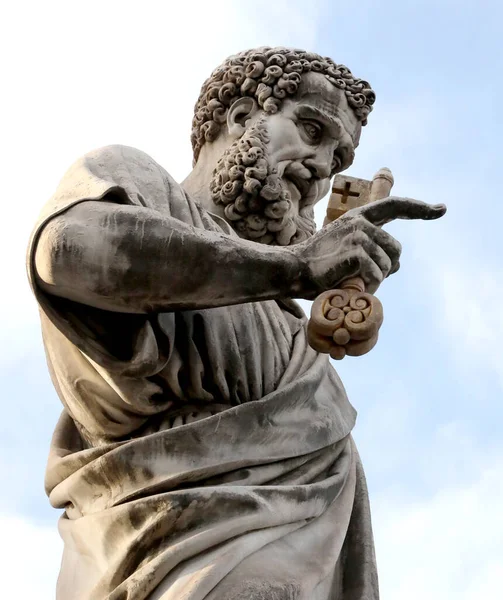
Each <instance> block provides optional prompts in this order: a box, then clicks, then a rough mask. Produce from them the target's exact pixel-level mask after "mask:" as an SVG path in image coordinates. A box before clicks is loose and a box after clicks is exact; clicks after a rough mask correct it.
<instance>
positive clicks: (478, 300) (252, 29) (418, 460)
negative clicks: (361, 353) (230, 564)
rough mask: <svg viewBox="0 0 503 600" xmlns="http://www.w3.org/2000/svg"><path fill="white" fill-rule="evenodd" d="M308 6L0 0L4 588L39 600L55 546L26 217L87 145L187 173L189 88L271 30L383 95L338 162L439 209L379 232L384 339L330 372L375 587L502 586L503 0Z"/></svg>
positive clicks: (49, 402)
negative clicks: (391, 242)
mask: <svg viewBox="0 0 503 600" xmlns="http://www.w3.org/2000/svg"><path fill="white" fill-rule="evenodd" d="M307 5H308V3H307V2H306V3H305V5H304V4H303V3H301V2H297V1H294V2H287V1H286V0H283V1H276V2H275V3H274V4H273V3H270V2H264V1H262V0H260V1H258V2H254V3H249V2H241V1H234V2H213V3H211V6H210V5H209V3H204V2H202V3H199V2H186V3H183V6H181V5H180V6H178V3H166V2H155V1H145V2H144V3H142V8H141V9H140V8H139V6H140V5H139V4H138V3H136V2H120V3H119V2H116V1H112V0H109V1H103V2H96V1H94V0H90V1H89V2H86V3H85V4H81V3H68V2H66V3H64V2H56V1H51V0H49V1H47V2H44V3H37V2H23V1H19V2H17V3H16V4H14V3H11V5H10V6H9V7H8V8H4V9H2V11H3V12H4V15H3V16H2V18H1V19H0V21H1V22H2V24H3V29H4V31H3V32H2V35H1V36H0V46H1V48H0V49H1V50H2V55H3V56H4V57H8V58H7V64H6V69H5V73H4V77H7V79H8V81H7V85H8V86H9V87H8V89H9V94H8V95H7V96H5V95H4V96H3V98H2V100H1V102H2V104H3V105H4V106H3V110H2V111H1V114H2V118H3V120H4V123H3V124H2V138H3V144H2V147H1V148H0V160H1V163H2V165H3V166H4V169H3V173H4V177H3V194H4V208H3V210H4V212H3V223H4V229H3V233H2V236H1V238H0V253H1V256H2V270H3V279H4V287H3V289H4V292H3V294H2V296H1V297H0V314H1V315H2V316H1V318H2V326H1V328H0V341H1V344H0V386H1V389H2V392H3V398H4V402H3V418H2V420H1V422H0V478H1V479H2V481H3V482H4V486H3V489H4V490H7V493H5V492H4V493H3V494H2V495H1V497H0V526H1V528H2V532H3V534H4V536H5V539H7V540H8V543H4V544H3V546H4V549H3V550H2V552H4V553H5V555H4V556H2V557H1V558H2V564H3V565H4V567H6V568H5V574H4V575H3V578H2V579H3V585H4V589H5V590H9V591H10V595H12V596H13V597H18V598H28V597H30V594H36V597H38V598H41V599H42V600H45V599H49V598H52V597H53V588H54V584H55V577H56V574H57V570H58V564H59V559H60V556H59V553H60V551H61V548H60V544H59V541H58V537H57V533H56V519H57V513H56V511H55V510H53V509H52V508H50V506H49V504H48V501H47V499H46V498H45V495H44V491H43V475H44V468H45V461H46V456H47V451H48V445H49V440H50V436H51V433H52V430H53V427H54V424H55V421H56V419H57V417H58V414H59V411H60V405H59V400H58V398H57V396H56V394H55V392H54V390H53V389H52V387H51V384H50V381H49V377H48V374H47V371H46V367H45V361H44V356H43V351H42V346H41V337H40V332H39V325H38V315H37V309H36V306H35V303H34V301H33V299H32V297H31V295H30V292H29V290H28V286H27V284H26V281H25V272H24V251H25V246H26V241H27V238H28V235H29V232H30V229H31V226H32V224H33V222H34V220H35V217H36V215H37V213H38V211H39V210H40V208H41V206H42V205H43V203H44V202H45V200H46V199H47V198H48V197H49V196H50V194H51V193H52V191H53V190H54V188H55V186H56V185H57V183H58V180H59V179H60V177H61V176H62V174H63V172H64V170H65V169H66V168H67V166H68V165H69V164H70V163H71V162H72V161H73V160H74V159H75V158H77V157H78V156H79V155H81V154H82V153H84V152H86V151H87V150H89V149H92V148H94V147H98V146H101V145H105V144H109V143H125V144H128V145H132V146H137V147H139V148H141V149H143V150H145V151H147V152H149V153H151V154H152V155H153V156H154V157H155V158H156V159H157V160H158V161H159V162H161V163H162V164H163V165H164V166H165V167H166V168H167V169H168V170H169V171H170V172H171V173H172V174H173V175H174V176H175V177H176V178H177V179H178V180H181V179H182V178H183V177H184V176H185V175H186V174H187V172H188V170H189V168H190V164H191V157H190V144H189V131H190V119H191V112H192V107H193V104H194V102H195V100H196V98H197V94H198V89H199V87H200V85H201V83H202V81H203V80H204V79H205V78H206V76H207V75H208V74H209V73H210V71H211V70H212V69H213V68H214V67H215V66H216V65H217V64H218V63H219V62H220V61H221V60H222V59H224V58H225V57H226V56H227V55H229V54H232V53H233V52H235V51H239V50H242V49H245V48H248V47H253V46H259V45H266V44H267V45H287V46H296V47H300V48H305V49H309V50H313V51H316V52H319V53H320V54H323V55H328V56H331V57H332V58H333V59H334V60H335V61H336V62H342V63H344V64H346V65H347V66H349V67H350V69H351V70H352V71H353V72H354V73H355V75H357V76H358V77H362V78H366V79H368V80H369V81H370V82H371V84H372V86H373V87H374V89H375V90H376V92H377V102H376V106H375V110H374V112H373V113H372V114H371V115H370V118H369V125H368V127H367V128H366V129H365V130H364V133H363V135H362V141H361V144H360V148H359V151H358V152H357V159H356V161H355V163H354V165H353V166H352V168H351V170H350V171H349V172H348V173H349V174H351V175H354V176H357V177H365V178H370V177H372V175H373V173H374V172H375V171H377V170H378V169H379V168H380V167H383V166H388V167H390V168H391V169H392V170H393V172H394V175H395V181H396V183H395V188H394V193H395V194H397V195H403V196H409V197H413V198H418V199H421V200H425V201H428V202H432V203H437V202H445V203H446V204H447V205H448V209H449V210H448V214H447V215H446V217H444V218H443V219H441V220H440V221H437V222H434V223H433V222H432V223H422V222H400V223H393V224H391V225H389V226H388V230H389V231H390V232H391V233H393V234H394V235H395V236H396V237H397V238H398V239H399V240H400V241H401V242H402V244H403V247H404V250H403V259H402V268H401V270H400V271H399V273H397V274H396V275H395V276H393V277H392V278H390V279H389V280H388V281H386V282H385V283H384V285H383V286H382V287H381V289H380V290H379V292H378V294H377V295H378V296H379V298H380V299H381V300H382V302H383V304H384V307H385V323H384V325H383V328H382V334H381V339H380V341H379V344H378V346H377V347H376V348H375V349H374V350H373V351H372V353H370V354H369V355H367V356H365V357H361V358H359V359H352V360H345V361H343V362H341V363H338V364H337V369H338V371H339V373H340V375H341V377H342V379H343V381H344V383H345V385H346V388H347V390H348V393H349V396H350V399H351V401H352V403H353V404H354V406H355V407H356V408H357V409H358V411H359V420H358V424H357V428H356V431H355V438H356V440H357V442H358V445H359V449H360V453H361V455H362V458H363V461H364V465H365V467H366V472H367V477H368V481H369V487H370V493H371V502H372V507H373V520H374V528H375V533H376V550H377V557H378V563H379V567H380V578H381V585H382V597H383V598H386V599H391V600H398V599H402V598H403V597H405V596H406V597H407V598H408V599H409V600H415V599H416V598H417V599H419V598H421V599H422V598H424V597H428V598H430V599H432V600H437V598H438V599H439V600H440V599H442V600H449V599H450V598H453V599H454V598H456V600H472V599H473V600H475V599H477V600H478V599H479V598H481V597H483V598H496V597H497V596H498V590H499V592H500V591H501V578H502V576H503V516H502V512H501V509H500V506H501V505H503V484H502V481H503V441H502V436H501V423H502V422H503V403H502V396H503V393H502V390H503V363H502V360H501V354H502V353H501V349H500V348H501V340H502V339H503V311H502V309H501V306H500V304H501V302H502V300H501V299H502V298H503V272H502V267H501V258H502V251H501V232H500V227H501V223H502V221H503V208H502V206H501V202H500V188H499V185H498V179H497V177H498V168H499V166H500V160H501V152H500V149H499V148H500V143H501V142H500V140H501V139H502V138H503V125H502V119H501V115H500V106H501V97H502V94H503V84H502V81H501V73H502V71H503V68H502V67H503V65H502V58H501V55H502V54H503V53H502V52H501V41H500V40H501V38H502V31H501V29H502V27H501V22H502V21H503V9H502V8H501V7H500V3H498V2H496V1H492V2H490V1H483V0H479V1H475V0H473V1H470V2H454V1H450V0H437V1H436V2H433V1H428V0H426V1H422V2H410V1H409V2H406V3H405V2H399V1H398V0H386V1H381V2H371V1H369V0H365V1H360V2H358V3H352V2H347V1H346V2H339V1H335V0H332V1H330V2H328V1H327V2H320V1H313V0H311V1H310V2H309V6H307ZM323 211H324V207H320V209H319V210H318V217H319V218H320V220H322V213H323ZM19 555H23V556H24V557H26V558H24V559H23V563H22V564H23V566H20V563H19ZM27 560H28V562H29V563H30V567H29V568H30V571H31V574H30V576H27V573H26V572H25V570H24V569H25V567H24V565H25V564H26V561H27ZM32 565H33V566H32Z"/></svg>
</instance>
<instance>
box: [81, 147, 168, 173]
mask: <svg viewBox="0 0 503 600" xmlns="http://www.w3.org/2000/svg"><path fill="white" fill-rule="evenodd" d="M79 162H80V163H82V162H84V163H85V164H86V166H88V167H89V166H92V167H94V168H98V169H103V170H110V171H112V172H113V171H115V170H117V169H119V170H120V169H121V166H122V169H124V168H128V169H132V171H131V172H132V173H134V172H135V171H138V170H147V171H159V170H160V171H163V172H166V171H165V169H164V168H163V167H162V166H161V165H160V164H159V163H158V162H157V161H156V160H155V159H154V158H152V156H150V155H149V154H147V153H146V152H144V151H143V150H140V149H138V148H134V147H133V146H124V145H122V144H111V145H109V146H103V147H101V148H96V149H94V150H91V151H90V152H87V153H86V154H84V155H83V156H82V157H81V158H80V159H79V160H78V161H77V163H79Z"/></svg>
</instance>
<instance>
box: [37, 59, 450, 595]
mask: <svg viewBox="0 0 503 600" xmlns="http://www.w3.org/2000/svg"><path fill="white" fill-rule="evenodd" d="M374 100H375V96H374V92H373V91H372V89H371V88H370V86H369V84H368V83H366V82H365V81H363V80H360V79H357V78H355V77H354V76H353V75H352V74H351V72H350V71H349V70H348V69H347V68H346V67H344V66H342V65H337V64H335V63H334V62H333V61H332V60H330V59H328V58H322V57H320V56H318V55H316V54H313V53H310V52H304V51H301V50H291V49H286V48H259V49H256V50H251V51H247V52H243V53H241V54H238V55H236V56H232V57H230V58H229V59H227V60H226V61H225V62H224V63H223V64H222V65H221V66H220V67H218V68H217V69H216V70H215V71H214V72H213V73H212V74H211V76H210V77H209V78H208V79H207V80H206V81H205V83H204V84H203V87H202V90H201V94H200V96H199V99H198V100H197V104H196V106H195V113H194V118H193V123H192V146H193V151H194V162H193V169H192V171H191V173H190V174H189V175H188V177H187V178H186V179H185V181H183V182H182V183H181V184H178V183H176V182H175V181H174V180H173V179H172V178H171V177H170V175H169V174H168V172H167V171H166V170H165V169H164V168H163V167H162V166H160V165H159V164H157V163H156V162H155V161H154V160H153V159H152V158H150V157H149V156H148V155H146V154H145V153H143V152H141V151H140V150H136V149H134V148H130V147H126V146H108V147H105V148H101V149H99V150H95V151H93V152H90V153H89V154H87V155H86V156H84V157H82V158H81V159H79V160H77V162H76V163H74V164H73V166H72V167H71V168H70V169H69V171H68V172H67V173H66V174H65V176H64V177H63V179H62V181H61V183H60V185H59V187H58V189H57V191H56V193H55V195H54V196H53V197H52V198H51V199H50V200H49V202H48V203H47V204H46V206H45V208H44V209H43V211H42V214H41V215H40V218H39V220H38V222H37V224H36V227H35V229H34V232H33V235H32V238H31V241H30V246H29V252H28V271H29V277H30V281H31V284H32V287H33V290H34V293H35V295H36V298H37V301H38V303H39V306H40V316H41V324H42V331H43V339H44V344H45V350H46V355H47V362H48V366H49V369H50V373H51V377H52V381H53V383H54V386H55V388H56V391H57V393H58V395H59V397H60V399H61V402H62V403H63V411H62V414H61V418H60V420H59V422H58V424H57V426H56V430H55V433H54V437H53V440H52V444H51V450H50V456H49V461H48V467H47V474H46V490H47V493H48V495H49V498H50V502H51V504H52V505H53V506H54V507H56V508H60V509H63V510H64V512H63V515H62V517H61V519H60V521H59V531H60V534H61V537H62V538H63V540H64V554H63V560H62V565H61V572H60V577H59V580H58V585H57V598H58V599H59V600H84V599H85V600H88V599H92V600H104V599H107V600H146V599H147V598H148V600H182V599H183V600H202V599H206V600H217V599H218V600H231V599H232V600H237V599H243V600H244V599H247V600H258V599H268V600H272V599H276V600H287V599H288V600H290V599H291V600H293V599H299V600H300V599H306V600H307V599H309V600H322V599H323V600H328V599H337V600H364V599H365V600H371V599H376V598H378V583H377V572H376V564H375V557H374V546H373V538H372V530H371V522H370V512H369V502H368V494H367V489H366V486H365V479H364V474H363V470H362V466H361V462H360V459H359V457H358V453H357V450H356V448H355V444H354V442H353V439H352V437H351V431H352V429H353V427H354V425H355V417H356V412H355V410H354V408H353V407H352V406H351V404H350V403H349V401H348V398H347V397H346V394H345V391H344V388H343V386H342V384H341V381H340V379H339V377H338V376H337V373H336V371H335V370H334V368H333V366H332V364H331V363H330V362H329V357H328V355H327V354H323V353H319V352H317V351H315V350H313V349H312V348H311V347H310V346H309V344H308V339H307V326H306V324H307V319H306V316H305V315H304V313H303V311H302V309H301V308H300V307H299V305H298V304H297V303H296V302H295V300H294V299H295V298H304V299H314V298H316V297H317V296H318V295H319V294H321V293H323V292H325V291H326V290H329V289H331V288H334V287H337V285H339V284H340V283H341V282H343V281H344V280H345V279H347V278H350V277H355V276H358V277H360V278H361V279H362V280H363V281H364V282H365V285H366V288H367V290H368V291H369V292H371V293H373V292H375V291H376V289H377V288H378V287H379V285H380V284H381V282H382V281H383V279H384V278H386V277H387V276H388V275H390V274H392V273H394V272H395V271H397V269H398V267H399V256H400V244H399V243H398V242H397V241H396V240H395V239H394V238H393V237H391V236H390V235H389V234H388V233H386V232H385V231H384V230H383V229H382V228H381V225H383V224H384V223H386V222H389V221H391V220H393V219H397V218H405V219H436V218H438V217H440V216H442V215H443V213H444V212H445V208H444V207H443V206H440V205H437V206H431V205H428V204H424V203H422V202H418V201H415V200H410V199H405V198H396V197H389V198H385V199H383V200H379V201H378V202H374V203H372V204H370V205H367V206H364V207H357V208H354V209H352V210H349V211H348V212H347V213H346V214H344V215H343V216H342V217H340V218H339V219H337V220H336V221H335V222H333V223H329V224H327V225H326V226H325V227H323V228H322V229H321V230H320V231H318V232H316V228H315V223H314V219H313V207H314V205H315V204H316V202H318V201H319V200H320V199H321V198H323V197H324V196H325V195H326V193H327V191H328V190H329V187H330V180H331V178H332V176H333V175H334V174H338V173H340V172H341V171H343V170H345V169H347V168H348V167H349V166H350V165H351V163H352V161H353V158H354V153H355V149H356V147H357V146H358V143H359V140H360V133H361V130H362V126H364V125H365V124H366V122H367V117H368V115H369V113H370V111H371V110H372V106H373V104H374ZM356 360H358V359H356Z"/></svg>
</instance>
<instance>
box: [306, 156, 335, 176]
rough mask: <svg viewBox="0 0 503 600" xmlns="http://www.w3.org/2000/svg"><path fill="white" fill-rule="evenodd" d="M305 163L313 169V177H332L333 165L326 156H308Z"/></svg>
mask: <svg viewBox="0 0 503 600" xmlns="http://www.w3.org/2000/svg"><path fill="white" fill-rule="evenodd" d="M304 165H305V166H306V167H307V168H308V169H309V170H310V171H311V173H312V174H313V177H314V178H316V179H326V178H327V177H330V173H331V165H330V161H329V160H328V158H327V157H326V156H324V155H323V156H322V155H321V154H320V155H319V156H316V157H314V158H308V159H306V160H305V161H304Z"/></svg>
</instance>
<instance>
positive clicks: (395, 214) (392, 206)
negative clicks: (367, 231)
mask: <svg viewBox="0 0 503 600" xmlns="http://www.w3.org/2000/svg"><path fill="white" fill-rule="evenodd" d="M446 210H447V208H446V206H445V204H427V203H426V202H421V201H420V200H413V199H412V198H399V197H398V196H390V197H389V198H385V199H384V200H377V201H376V202H371V203H370V204H367V205H366V206H363V207H362V208H361V209H360V214H361V215H362V216H364V217H365V218H366V219H367V220H368V221H370V222H371V223H373V224H374V225H377V226H381V225H384V224H386V223H389V222H390V221H394V220H395V219H423V220H425V221H429V220H432V219H439V218H440V217H442V216H443V215H445V211H446Z"/></svg>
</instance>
